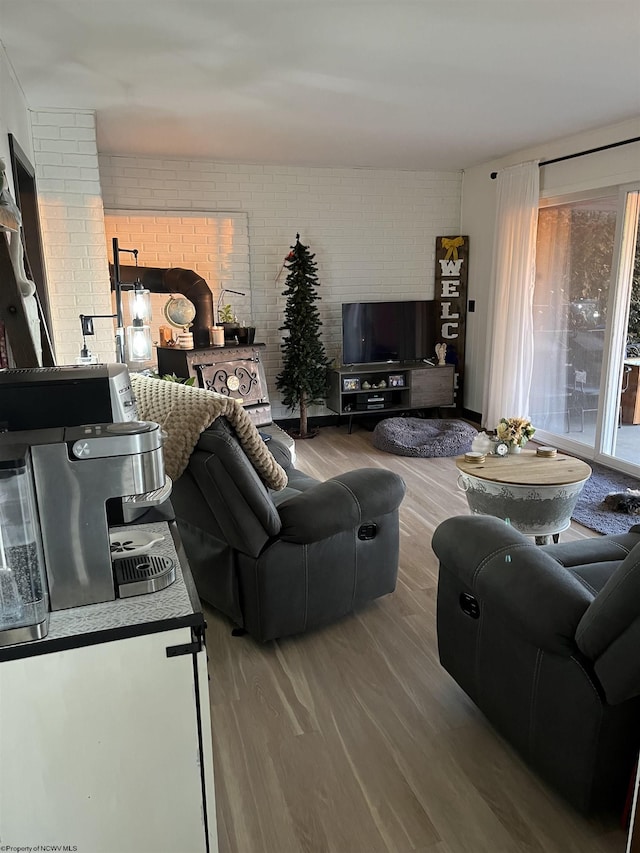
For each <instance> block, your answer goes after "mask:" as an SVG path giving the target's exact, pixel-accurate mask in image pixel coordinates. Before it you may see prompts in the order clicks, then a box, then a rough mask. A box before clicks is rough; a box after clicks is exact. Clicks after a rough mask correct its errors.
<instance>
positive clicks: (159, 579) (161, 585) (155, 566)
mask: <svg viewBox="0 0 640 853" xmlns="http://www.w3.org/2000/svg"><path fill="white" fill-rule="evenodd" d="M113 568H114V572H115V576H116V586H117V588H118V595H119V596H120V598H129V597H130V596H132V595H144V594H145V593H147V592H158V590H160V589H165V588H166V587H168V586H171V584H172V583H173V582H174V580H175V579H176V566H175V562H174V560H172V559H171V558H170V557H160V556H154V555H153V554H143V555H141V556H139V557H125V558H124V559H122V560H115V561H114V563H113Z"/></svg>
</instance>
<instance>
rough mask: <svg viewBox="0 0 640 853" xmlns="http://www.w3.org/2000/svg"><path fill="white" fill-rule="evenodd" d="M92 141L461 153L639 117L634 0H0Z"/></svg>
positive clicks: (32, 68) (31, 74) (292, 160)
mask: <svg viewBox="0 0 640 853" xmlns="http://www.w3.org/2000/svg"><path fill="white" fill-rule="evenodd" d="M0 41H2V43H3V44H4V46H5V49H6V52H7V55H8V56H9V59H10V61H11V62H12V64H13V67H14V69H15V71H16V74H17V77H18V79H19V81H20V83H21V85H22V88H23V90H24V93H25V95H26V98H27V102H28V104H29V105H30V106H32V107H41V106H47V107H60V108H71V107H73V108H86V109H95V110H96V112H97V121H98V147H99V150H100V151H102V152H109V153H118V154H150V155H163V156H172V155H173V156H180V157H191V158H210V159H215V160H221V161H231V162H242V163H247V162H249V163H272V164H287V165H316V166H370V167H380V168H386V167H390V168H405V169H459V168H464V167H468V166H471V165H474V164H476V163H481V162H485V161H488V160H490V159H493V158H496V157H499V156H501V155H504V154H507V153H510V152H512V151H516V150H518V149H520V148H524V147H528V146H530V145H535V144H536V143H540V142H545V141H549V140H552V139H555V138H558V137H561V136H565V135H568V134H571V133H576V132H580V131H583V130H589V129H592V128H597V127H600V126H604V125H607V124H612V123H614V122H617V121H622V120H625V119H628V118H633V117H635V116H637V115H640V61H639V57H638V46H639V43H640V0H412V2H406V0H126V2H121V0H0Z"/></svg>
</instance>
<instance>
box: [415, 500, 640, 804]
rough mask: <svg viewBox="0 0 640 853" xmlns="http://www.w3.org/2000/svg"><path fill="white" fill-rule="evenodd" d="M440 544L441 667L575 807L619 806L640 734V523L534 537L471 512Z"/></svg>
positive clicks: (439, 535) (441, 532)
mask: <svg viewBox="0 0 640 853" xmlns="http://www.w3.org/2000/svg"><path fill="white" fill-rule="evenodd" d="M432 544H433V550H434V551H435V553H436V555H437V556H438V558H439V560H440V574H439V580H438V606H437V613H438V616H437V620H438V648H439V653H440V661H441V663H442V665H443V666H444V668H445V669H446V670H447V671H448V672H449V673H450V674H451V675H452V676H453V678H454V679H455V680H456V681H457V683H458V684H459V685H460V686H461V687H462V688H463V690H465V692H466V693H467V694H468V695H469V696H470V697H471V699H472V700H473V701H474V702H475V703H476V705H477V706H478V707H479V708H480V710H481V711H483V713H484V714H485V715H486V716H487V718H488V719H489V721H490V722H491V723H492V724H493V725H494V726H495V728H496V729H497V731H498V732H499V733H500V734H501V735H503V736H504V737H505V738H506V739H507V740H508V741H509V742H510V743H511V744H512V745H513V746H514V747H515V748H516V749H517V750H518V751H519V752H520V753H521V755H522V756H523V757H524V758H525V760H526V761H527V763H528V764H529V765H530V766H531V767H532V768H534V769H535V770H536V771H537V772H538V773H539V774H540V776H541V777H542V778H544V779H545V780H546V781H547V782H548V783H550V784H551V785H552V786H553V787H555V788H556V790H558V791H559V792H560V793H561V794H562V795H563V796H564V797H565V798H566V799H568V800H569V801H570V802H571V803H572V804H573V805H574V806H576V808H578V809H579V810H580V811H582V812H585V813H590V812H594V811H599V810H604V809H607V808H612V807H621V806H622V804H623V803H624V798H625V794H626V792H627V790H628V786H629V782H630V778H631V773H632V768H633V765H634V762H635V760H636V758H637V755H638V748H639V746H640V725H639V722H638V721H639V720H640V698H639V697H640V525H635V527H632V528H631V530H630V531H629V533H627V534H623V535H619V536H603V537H597V538H595V537H594V538H589V539H583V540H578V541H573V542H567V543H561V544H557V545H546V546H544V547H537V546H536V545H534V544H533V542H532V541H531V540H530V539H527V538H526V537H525V536H523V535H522V534H520V533H519V532H518V531H517V530H514V529H513V528H511V527H509V526H508V525H506V524H505V523H504V522H503V521H501V520H499V519H496V518H491V517H489V516H464V517H458V518H450V519H447V521H445V522H443V523H442V524H440V525H439V526H438V528H437V529H436V531H435V534H434V536H433V543H432Z"/></svg>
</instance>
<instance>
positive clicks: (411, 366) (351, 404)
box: [327, 362, 454, 432]
mask: <svg viewBox="0 0 640 853" xmlns="http://www.w3.org/2000/svg"><path fill="white" fill-rule="evenodd" d="M453 384H454V368H453V365H452V364H445V365H443V366H442V367H435V366H433V365H431V364H425V363H424V362H400V363H396V364H389V363H385V364H355V365H350V366H349V367H340V368H332V369H331V370H330V371H329V394H328V396H327V407H328V408H329V409H331V411H333V412H337V413H338V414H339V415H349V432H351V421H352V418H353V416H354V415H364V414H371V413H379V412H382V413H384V412H401V411H407V410H410V409H432V408H436V407H438V406H452V405H453V404H454V389H453Z"/></svg>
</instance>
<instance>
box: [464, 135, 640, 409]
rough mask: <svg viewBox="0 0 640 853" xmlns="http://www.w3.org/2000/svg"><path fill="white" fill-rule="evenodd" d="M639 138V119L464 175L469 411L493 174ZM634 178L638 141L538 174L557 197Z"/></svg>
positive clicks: (546, 193)
mask: <svg viewBox="0 0 640 853" xmlns="http://www.w3.org/2000/svg"><path fill="white" fill-rule="evenodd" d="M637 136H640V119H638V120H635V121H628V122H622V123H620V124H616V125H611V126H609V127H605V128H600V129H598V130H594V131H591V132H589V133H582V134H579V135H576V136H571V137H566V138H564V139H559V140H555V141H553V142H549V143H546V144H544V145H539V146H537V147H536V148H528V149H525V150H522V151H518V152H515V153H513V154H511V155H509V156H508V157H503V158H501V159H499V160H492V161H491V162H489V163H483V164H481V165H479V166H475V167H473V168H472V169H467V170H466V171H465V174H464V178H463V192H462V216H461V226H460V231H461V233H463V234H468V235H469V251H470V260H469V298H470V299H475V300H476V311H475V313H473V314H469V315H468V317H467V340H466V374H465V406H466V407H467V408H469V409H471V410H472V411H475V412H481V411H482V393H483V383H484V371H485V363H486V353H487V350H488V347H489V346H490V345H491V342H490V341H489V340H488V338H487V327H488V317H487V309H488V303H489V295H490V275H491V258H492V251H493V238H494V219H495V193H496V182H495V181H492V180H491V178H490V174H491V172H493V171H497V170H499V169H500V168H504V167H506V166H512V165H514V164H516V163H521V162H524V161H526V160H550V159H554V158H555V157H562V156H565V155H567V154H573V153H575V152H578V151H585V150H588V149H590V148H597V147H599V146H601V145H607V144H609V143H612V142H617V141H619V140H622V139H629V138H634V137H637ZM637 180H640V145H639V144H637V143H636V144H633V145H627V146H623V147H620V148H615V149H611V150H609V151H603V152H600V153H597V154H589V155H588V156H586V157H579V158H576V159H575V160H567V161H565V162H563V163H556V164H552V165H550V166H543V167H542V168H541V170H540V193H541V196H543V197H550V196H558V195H565V194H569V193H573V192H581V191H583V190H589V189H594V188H598V187H609V186H615V185H619V184H625V183H630V182H632V181H637Z"/></svg>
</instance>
